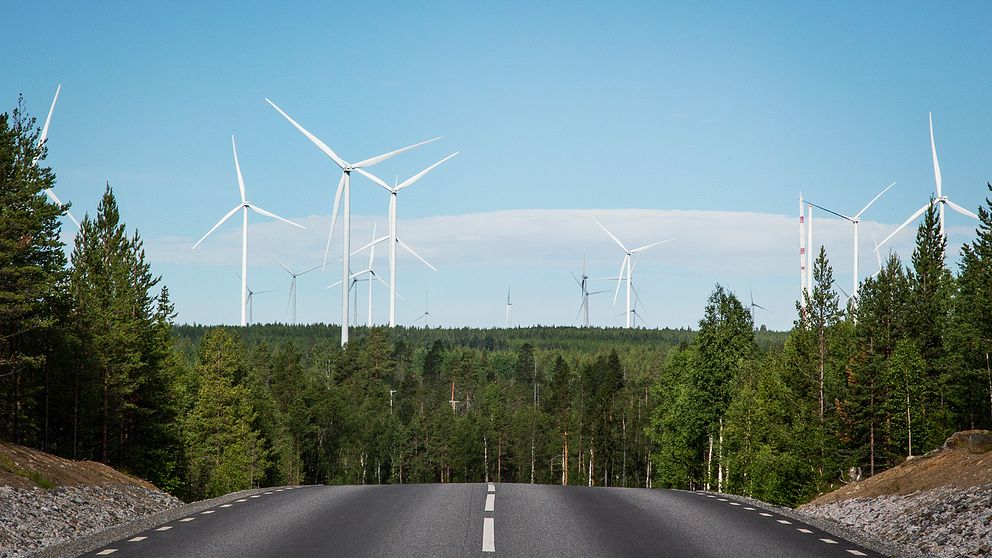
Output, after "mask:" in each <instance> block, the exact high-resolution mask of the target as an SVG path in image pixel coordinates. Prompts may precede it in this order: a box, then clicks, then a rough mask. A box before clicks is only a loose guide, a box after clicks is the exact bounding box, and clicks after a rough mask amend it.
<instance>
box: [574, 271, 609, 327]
mask: <svg viewBox="0 0 992 558" xmlns="http://www.w3.org/2000/svg"><path fill="white" fill-rule="evenodd" d="M572 279H575V282H576V283H577V284H578V285H579V289H580V290H581V291H582V302H581V303H580V304H579V311H578V313H577V314H576V315H575V319H578V318H579V316H583V319H582V324H583V327H589V297H590V296H592V295H596V294H600V293H605V292H609V291H593V292H589V276H588V275H586V258H585V256H583V257H582V275H580V276H579V277H576V276H575V274H574V273H573V274H572Z"/></svg>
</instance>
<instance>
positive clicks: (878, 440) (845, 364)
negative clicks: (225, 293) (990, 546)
mask: <svg viewBox="0 0 992 558" xmlns="http://www.w3.org/2000/svg"><path fill="white" fill-rule="evenodd" d="M37 140H38V131H37V128H36V126H35V122H34V119H32V118H30V117H28V116H27V115H26V114H25V113H24V110H23V102H22V103H19V105H18V107H17V108H15V109H14V110H13V111H12V112H11V113H9V114H2V115H0V437H2V438H3V439H4V440H7V441H10V442H13V443H16V444H22V445H27V446H32V447H36V448H40V449H43V450H44V451H47V452H50V453H54V454H57V455H61V456H65V457H70V458H74V459H92V460H97V461H100V462H102V463H106V464H109V465H112V466H114V467H116V468H119V469H122V470H124V471H127V472H129V473H131V474H134V475H137V476H140V477H142V478H145V479H148V480H150V481H151V482H153V483H155V484H156V485H157V486H159V487H161V488H163V489H165V490H167V491H169V492H171V493H173V494H176V495H178V496H180V497H182V498H184V499H187V500H188V499H196V498H202V497H209V496H214V495H218V494H222V493H226V492H230V491H234V490H238V489H243V488H248V487H252V486H267V485H279V484H295V483H317V482H321V483H351V484H362V483H413V482H479V481H483V480H489V481H500V482H539V483H558V484H560V483H566V484H573V485H588V484H592V485H596V486H641V487H645V486H646V487H675V488H686V489H701V488H708V489H711V490H722V491H726V492H735V493H740V494H745V495H748V496H752V497H755V498H759V499H762V500H765V501H769V502H774V503H782V504H796V503H799V502H803V501H806V500H809V499H811V498H812V497H814V496H816V495H817V494H818V493H820V492H822V491H824V490H826V489H828V488H829V487H831V486H832V485H836V484H838V483H842V482H846V481H849V480H851V479H852V478H853V477H857V476H859V475H863V476H870V475H872V474H876V473H879V472H881V471H884V470H886V469H889V468H891V467H893V466H895V465H897V464H898V463H900V462H901V461H902V460H904V459H905V457H906V456H907V455H917V454H922V453H925V452H927V451H929V450H931V449H934V448H936V447H938V446H939V445H940V444H941V443H942V442H943V441H944V440H945V439H946V438H947V437H948V435H950V434H951V433H952V432H955V431H957V430H963V429H970V428H989V427H992V371H990V369H989V364H988V362H989V356H988V355H989V352H990V350H992V202H988V201H987V203H986V207H983V208H980V209H979V215H980V217H981V224H980V227H979V229H978V235H977V238H976V240H975V241H974V243H972V244H970V245H966V246H965V248H964V250H963V256H962V258H961V263H960V267H959V269H958V270H956V271H957V273H956V274H955V273H952V272H951V270H949V269H947V268H946V266H945V264H944V261H945V258H944V251H945V243H946V241H945V239H944V238H943V237H942V236H941V235H940V232H939V226H938V223H937V216H936V213H935V211H934V210H933V209H931V210H930V211H928V212H927V213H926V214H925V215H924V218H923V222H922V224H921V226H920V228H919V230H918V233H917V242H916V250H915V251H914V253H913V256H912V259H911V261H910V262H908V263H904V262H901V261H900V260H899V259H898V258H897V257H895V256H891V257H889V259H888V261H887V262H886V263H885V266H884V267H883V269H882V270H881V272H880V273H879V274H878V275H877V276H875V277H872V278H868V279H866V280H865V281H864V283H863V284H862V285H861V288H860V289H859V297H860V298H859V300H857V301H856V304H853V303H852V302H851V301H848V302H847V303H846V304H844V305H842V304H841V300H840V298H839V297H838V295H837V293H836V291H835V288H834V280H833V274H832V270H831V267H830V264H829V261H828V259H827V255H826V253H825V252H823V251H821V252H820V254H819V257H818V258H817V260H816V265H815V268H814V278H815V284H814V289H813V292H812V293H810V294H809V296H808V297H807V299H806V300H805V301H804V302H805V303H804V304H803V305H801V304H798V303H797V319H796V322H795V325H794V328H793V329H792V331H791V332H788V333H775V332H767V331H763V330H762V331H755V327H754V324H753V320H752V317H751V315H750V313H749V311H748V307H747V306H746V305H745V304H742V302H741V301H740V300H739V299H738V298H737V297H736V296H735V295H734V293H732V292H729V291H727V290H726V289H724V288H723V287H721V286H720V285H717V286H716V287H715V288H714V290H713V292H712V294H711V295H710V297H709V299H708V300H706V301H700V304H702V305H705V312H704V317H703V319H702V320H701V321H700V323H699V326H698V328H697V329H695V330H659V331H650V330H624V329H580V328H570V327H535V328H517V329H493V330H473V329H417V328H397V329H386V328H372V329H367V328H356V329H355V332H354V333H353V337H352V342H351V343H350V344H349V345H348V346H347V347H346V348H344V349H342V348H341V347H339V346H337V341H336V340H337V339H338V329H337V328H336V327H335V326H325V325H306V326H286V325H262V326H250V327H247V328H240V327H206V326H176V325H173V323H172V321H173V318H174V312H173V307H172V304H171V302H170V300H169V294H168V289H167V288H166V287H165V286H164V285H162V284H161V280H160V278H159V277H156V276H153V275H152V273H151V272H150V267H149V263H148V262H147V261H146V259H145V255H144V251H143V249H142V241H141V237H140V235H139V234H138V233H137V232H135V231H129V230H128V229H127V227H126V225H125V222H124V218H123V216H122V215H121V214H120V212H119V209H118V207H117V204H116V200H115V198H114V194H113V190H112V188H111V187H110V185H108V186H107V188H106V191H105V193H104V196H103V198H102V200H101V202H100V205H99V208H98V211H97V215H96V216H95V217H90V216H87V217H86V218H85V219H84V220H83V222H82V227H81V229H80V230H79V232H78V234H77V235H76V237H75V245H74V248H73V250H72V252H71V256H70V257H69V258H66V256H65V251H64V246H63V245H62V243H61V241H60V238H59V232H60V226H61V225H60V216H62V215H64V213H65V210H66V207H65V206H58V205H55V204H53V203H51V202H49V201H48V199H47V197H46V196H45V194H44V189H46V188H51V187H53V186H54V185H55V175H54V173H53V172H52V170H51V169H50V168H47V167H45V166H44V147H43V146H41V147H39V146H38V145H37ZM36 160H37V161H38V162H39V164H37V165H36V164H35V161H36ZM989 187H990V189H992V186H989Z"/></svg>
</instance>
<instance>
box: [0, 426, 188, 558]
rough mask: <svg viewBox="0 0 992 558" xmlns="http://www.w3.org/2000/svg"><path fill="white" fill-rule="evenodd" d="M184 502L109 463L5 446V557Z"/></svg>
mask: <svg viewBox="0 0 992 558" xmlns="http://www.w3.org/2000/svg"><path fill="white" fill-rule="evenodd" d="M181 504H182V502H181V501H180V500H179V499H177V498H174V497H172V496H170V495H168V494H166V493H164V492H162V491H160V490H158V489H156V488H155V487H154V486H153V485H151V484H149V483H148V482H145V481H143V480H141V479H136V478H134V477H131V476H128V475H125V474H123V473H121V472H119V471H115V470H114V469H112V468H110V467H107V466H106V465H102V464H100V463H94V462H92V461H72V460H68V459H62V458H60V457H56V456H54V455H50V454H47V453H44V452H41V451H38V450H34V449H31V448H26V447H23V446H18V445H15V444H8V443H4V442H0V558H12V557H14V556H18V557H20V556H29V555H31V554H34V553H36V552H38V551H40V550H42V549H44V548H48V547H51V546H53V545H58V544H61V543H64V542H67V541H72V540H77V539H79V538H81V537H85V536H86V535H89V534H91V533H96V532H99V531H103V530H105V529H107V528H110V527H114V526H117V525H122V524H125V523H128V522H131V521H133V520H135V519H137V518H139V517H143V516H146V515H148V514H152V513H156V512H159V511H162V510H166V509H170V508H174V507H177V506H179V505H181Z"/></svg>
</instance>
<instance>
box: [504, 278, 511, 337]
mask: <svg viewBox="0 0 992 558" xmlns="http://www.w3.org/2000/svg"><path fill="white" fill-rule="evenodd" d="M512 310H513V303H512V302H510V286H509V285H507V286H506V318H505V323H506V327H508V328H509V327H510V313H511V311H512Z"/></svg>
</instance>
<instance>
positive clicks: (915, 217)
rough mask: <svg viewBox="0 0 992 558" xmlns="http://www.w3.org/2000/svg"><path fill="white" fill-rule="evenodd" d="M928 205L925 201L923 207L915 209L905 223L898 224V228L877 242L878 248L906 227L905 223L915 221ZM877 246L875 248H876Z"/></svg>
mask: <svg viewBox="0 0 992 558" xmlns="http://www.w3.org/2000/svg"><path fill="white" fill-rule="evenodd" d="M929 207H930V204H929V203H927V204H926V205H924V206H923V207H921V208H919V209H918V210H916V213H914V214H913V215H912V216H911V217H910V218H909V219H906V222H905V223H903V224H901V225H899V228H897V229H896V230H894V231H892V234H890V235H889V236H887V237H885V240H883V241H881V242H879V243H878V248H881V247H882V245H884V244H885V243H886V242H888V241H889V239H890V238H892V237H893V236H895V235H897V234H899V231H901V230H903V229H904V228H906V225H908V224H910V223H912V222H913V221H915V220H916V219H917V218H918V217H919V216H920V215H923V212H924V211H926V210H927V209H928V208H929ZM878 248H876V250H877V249H878Z"/></svg>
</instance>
